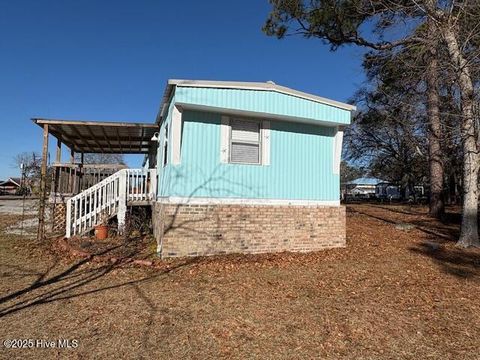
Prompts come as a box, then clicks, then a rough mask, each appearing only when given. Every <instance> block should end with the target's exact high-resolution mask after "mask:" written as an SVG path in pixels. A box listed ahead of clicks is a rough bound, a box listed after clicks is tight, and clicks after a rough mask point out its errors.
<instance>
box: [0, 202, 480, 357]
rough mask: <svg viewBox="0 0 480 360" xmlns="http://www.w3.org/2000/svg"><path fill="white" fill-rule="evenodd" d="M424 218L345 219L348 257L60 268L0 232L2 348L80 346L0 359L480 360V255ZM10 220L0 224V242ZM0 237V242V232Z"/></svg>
mask: <svg viewBox="0 0 480 360" xmlns="http://www.w3.org/2000/svg"><path fill="white" fill-rule="evenodd" d="M449 220H450V221H451V222H450V223H447V224H441V223H438V222H436V221H433V220H431V219H429V218H428V217H427V216H426V215H425V209H424V208H422V207H405V206H380V205H352V206H349V207H348V218H347V238H348V246H347V248H345V249H335V250H327V251H322V252H317V253H311V254H277V255H259V256H240V255H234V256H223V257H213V258H206V259H187V260H174V261H170V262H168V266H167V265H166V266H165V267H164V268H161V269H148V268H135V267H131V266H119V265H118V264H115V263H97V262H90V261H88V259H65V258H63V257H61V256H59V255H58V254H57V253H55V252H52V251H51V250H50V247H49V244H48V243H47V244H38V243H36V242H35V241H33V240H27V239H25V238H22V237H20V236H17V235H5V234H3V233H1V232H0V273H1V280H2V281H1V282H0V294H1V296H2V298H1V300H0V338H1V340H3V339H18V338H21V339H45V340H56V339H58V338H62V339H76V340H78V341H79V346H78V347H77V348H76V349H70V350H67V349H30V350H20V349H15V350H14V349H11V350H7V349H5V348H4V347H2V345H0V355H1V357H2V358H9V359H12V358H32V359H33V358H39V357H43V358H66V357H68V358H73V359H75V358H78V359H83V358H96V359H103V358H111V357H116V358H168V359H179V358H182V359H183V358H195V359H210V358H212V359H213V358H238V359H244V358H262V359H265V358H266V359H282V358H283V359H292V358H294V359H295V358H297V359H305V358H331V359H342V358H345V359H375V358H386V359H478V358H479V357H480V355H479V354H480V341H479V339H480V296H479V294H480V252H479V251H478V250H468V251H466V250H460V249H457V248H455V247H454V243H453V242H452V241H451V239H453V237H455V236H456V235H457V233H458V215H456V214H450V217H449ZM15 221H18V218H15V216H7V215H2V216H1V218H0V228H1V229H4V228H5V227H7V226H10V225H11V224H12V223H14V222H15ZM0 231H1V230H0Z"/></svg>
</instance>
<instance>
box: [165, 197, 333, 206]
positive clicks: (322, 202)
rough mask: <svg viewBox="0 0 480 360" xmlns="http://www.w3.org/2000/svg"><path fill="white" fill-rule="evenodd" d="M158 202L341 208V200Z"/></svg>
mask: <svg viewBox="0 0 480 360" xmlns="http://www.w3.org/2000/svg"><path fill="white" fill-rule="evenodd" d="M157 202H159V203H162V204H179V205H245V206H340V200H288V199H241V198H205V197H180V196H169V197H159V198H158V199H157Z"/></svg>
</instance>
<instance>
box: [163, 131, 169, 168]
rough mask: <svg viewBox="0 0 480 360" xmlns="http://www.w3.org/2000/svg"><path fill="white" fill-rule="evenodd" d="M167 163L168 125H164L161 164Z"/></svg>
mask: <svg viewBox="0 0 480 360" xmlns="http://www.w3.org/2000/svg"><path fill="white" fill-rule="evenodd" d="M167 163H168V125H165V136H164V138H163V166H165V165H167Z"/></svg>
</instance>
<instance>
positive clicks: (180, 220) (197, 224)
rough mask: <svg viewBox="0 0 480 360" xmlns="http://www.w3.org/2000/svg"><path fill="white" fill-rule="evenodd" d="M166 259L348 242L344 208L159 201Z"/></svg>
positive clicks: (156, 219)
mask: <svg viewBox="0 0 480 360" xmlns="http://www.w3.org/2000/svg"><path fill="white" fill-rule="evenodd" d="M152 220H153V227H154V235H155V237H156V238H157V240H159V241H162V257H178V256H199V255H215V254H226V253H265V252H280V251H293V252H308V251H315V250H320V249H325V248H333V247H343V246H345V245H346V239H345V238H346V235H345V207H343V206H276V205H265V206H249V205H174V204H162V203H155V205H154V206H153V214H152Z"/></svg>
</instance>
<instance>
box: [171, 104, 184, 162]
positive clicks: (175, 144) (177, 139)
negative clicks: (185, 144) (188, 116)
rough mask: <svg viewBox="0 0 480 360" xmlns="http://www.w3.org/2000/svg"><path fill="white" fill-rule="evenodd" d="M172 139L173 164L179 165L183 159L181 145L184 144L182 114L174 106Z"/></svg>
mask: <svg viewBox="0 0 480 360" xmlns="http://www.w3.org/2000/svg"><path fill="white" fill-rule="evenodd" d="M170 129H171V130H170V131H171V133H172V135H171V137H172V147H171V149H172V164H173V165H179V164H180V157H181V154H180V152H181V144H182V112H181V110H180V109H179V107H178V106H174V107H173V110H172V125H171V128H170Z"/></svg>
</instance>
